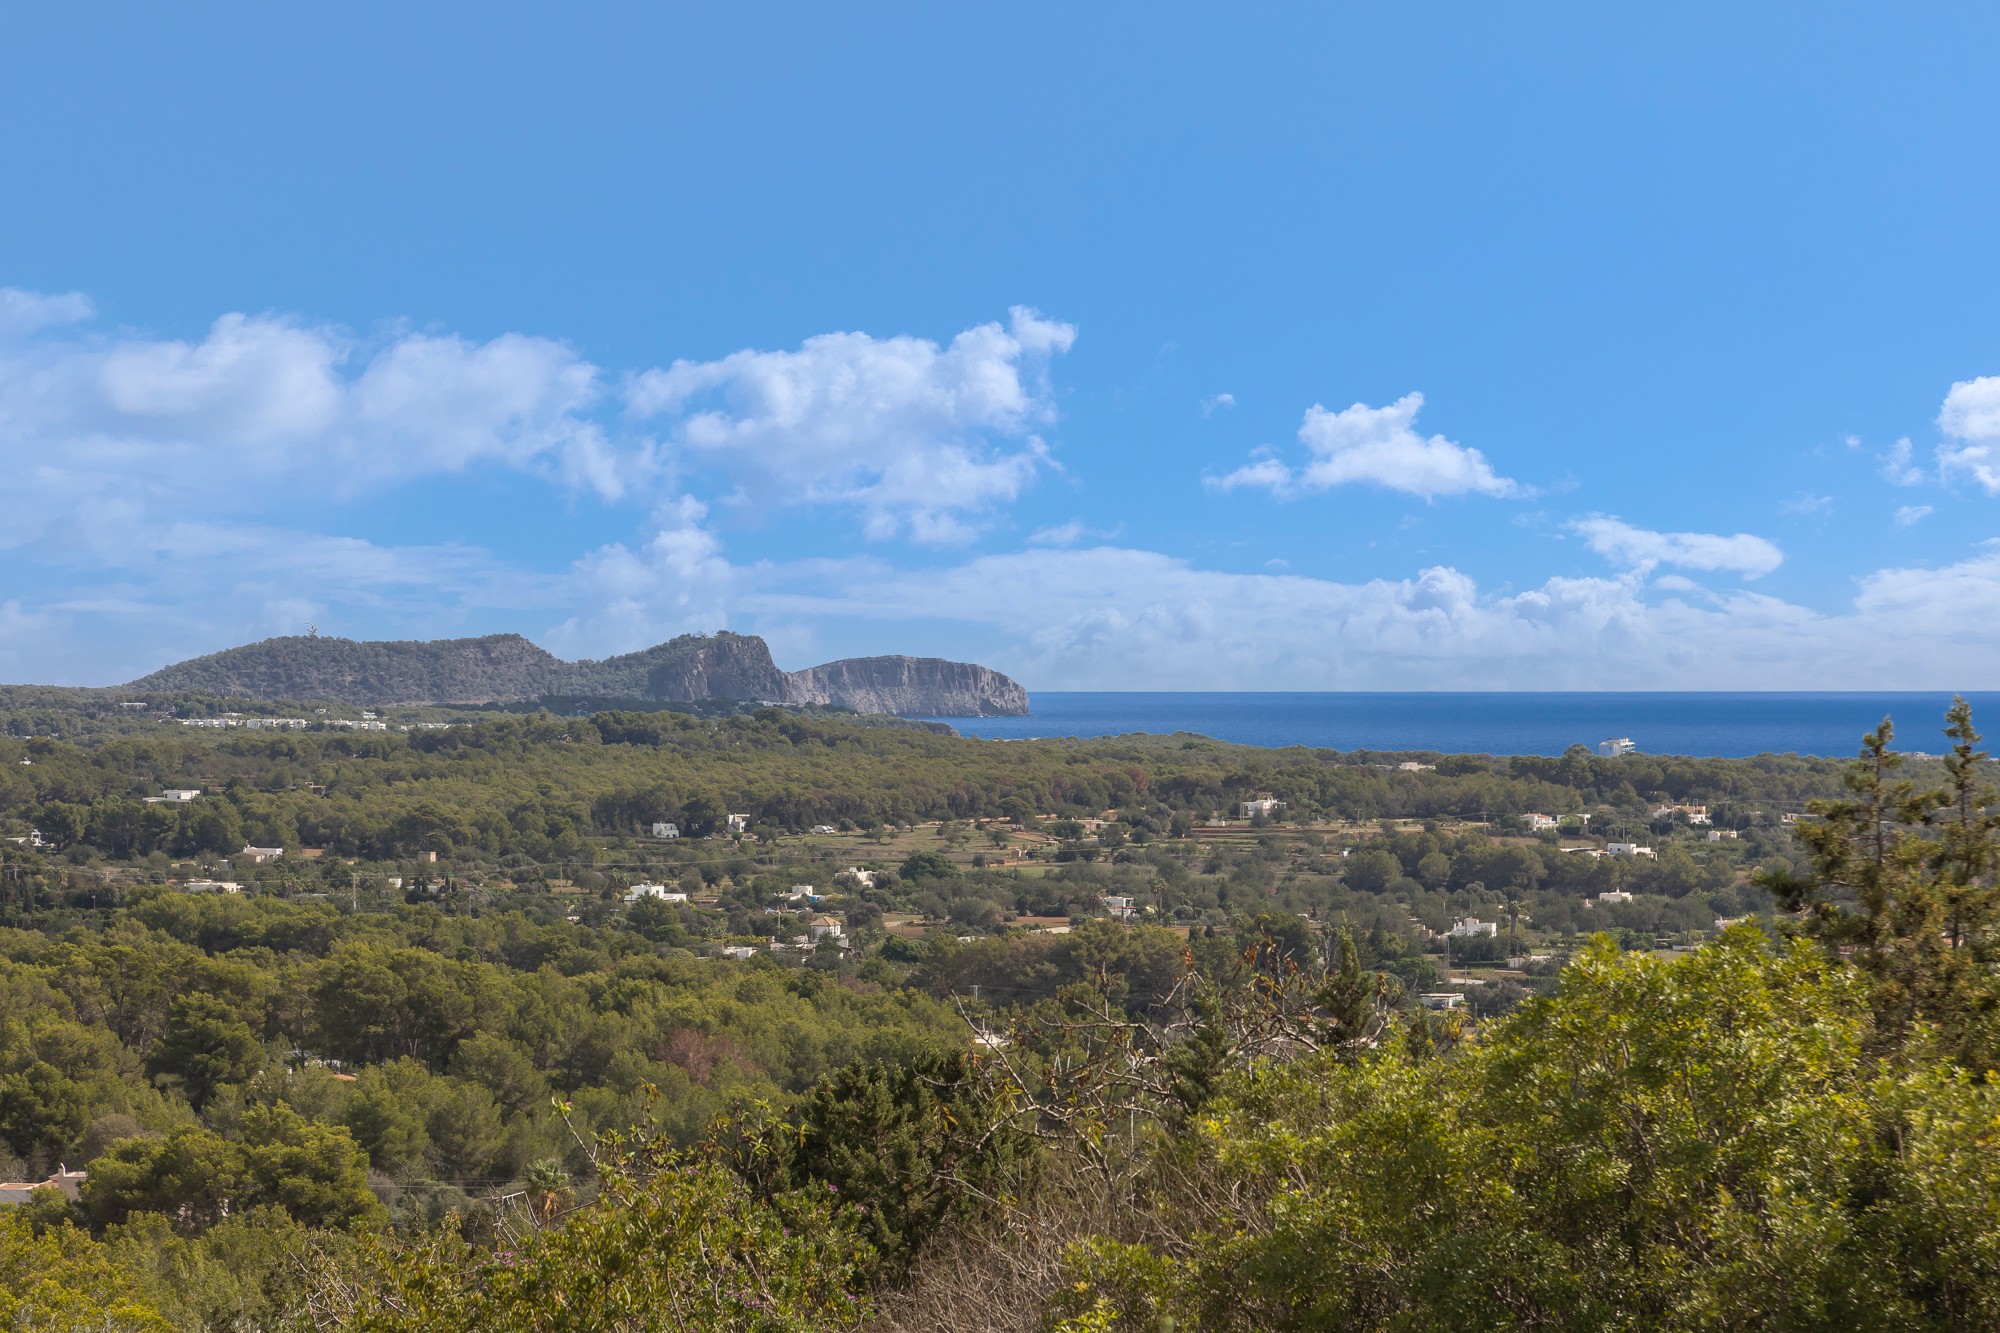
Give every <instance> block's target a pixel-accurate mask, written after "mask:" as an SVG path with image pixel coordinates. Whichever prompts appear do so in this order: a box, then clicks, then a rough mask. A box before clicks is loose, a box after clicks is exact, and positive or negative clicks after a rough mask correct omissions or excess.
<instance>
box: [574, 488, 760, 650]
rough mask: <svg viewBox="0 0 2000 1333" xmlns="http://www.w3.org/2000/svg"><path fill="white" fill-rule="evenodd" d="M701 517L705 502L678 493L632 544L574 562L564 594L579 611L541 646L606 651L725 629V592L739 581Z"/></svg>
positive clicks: (727, 611)
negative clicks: (644, 538) (648, 534)
mask: <svg viewBox="0 0 2000 1333" xmlns="http://www.w3.org/2000/svg"><path fill="white" fill-rule="evenodd" d="M707 517H708V508H707V506H705V505H703V504H702V503H701V502H700V501H699V500H697V499H695V498H694V497H693V496H691V495H683V496H681V497H680V498H678V499H677V500H674V501H672V502H670V503H668V504H666V505H663V506H661V508H660V510H659V512H658V513H657V514H655V515H654V522H653V533H652V536H651V537H650V538H649V539H648V540H647V541H646V542H644V543H643V544H641V545H640V547H639V549H637V550H633V549H632V548H630V547H628V546H626V545H625V544H624V543H622V542H620V543H614V544H612V545H609V546H604V547H600V548H599V549H598V550H596V551H593V552H591V553H590V554H589V555H587V556H585V557H584V558H583V559H582V560H579V561H578V562H577V563H576V567H575V568H574V570H573V571H572V572H571V575H570V578H569V580H568V584H569V586H568V588H567V590H566V592H567V600H569V601H570V603H571V604H573V605H579V606H581V607H582V608H584V609H582V610H580V611H579V612H578V613H577V614H575V615H573V616H571V617H570V618H569V619H567V620H565V621H563V622H562V623H561V624H560V625H558V626H556V627H555V629H554V630H552V631H551V632H550V633H549V636H548V640H547V643H548V646H549V647H550V648H551V649H553V650H554V651H556V652H558V653H565V654H572V655H578V656H608V655H611V654H614V653H623V652H632V651H635V650H637V649H640V648H645V647H650V646H651V645H653V644H656V643H659V642H661V641H663V640H665V639H670V638H672V637H673V636H674V635H676V634H691V633H707V632H710V631H713V630H718V629H726V628H728V627H729V625H730V624H731V620H730V604H731V600H732V594H733V593H734V592H735V591H736V589H737V587H738V585H739V584H741V583H742V582H743V581H744V580H743V577H742V574H741V572H740V571H738V570H737V569H736V568H734V567H733V566H731V565H730V563H729V561H728V560H727V559H726V558H725V557H724V555H723V554H722V543H721V542H720V541H719V540H717V538H716V536H715V534H714V533H712V532H710V531H709V530H708V529H707V528H706V527H704V526H703V521H704V520H705V519H706V518H707Z"/></svg>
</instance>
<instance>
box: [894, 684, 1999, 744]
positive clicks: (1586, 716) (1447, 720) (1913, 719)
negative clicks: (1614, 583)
mask: <svg viewBox="0 0 2000 1333" xmlns="http://www.w3.org/2000/svg"><path fill="white" fill-rule="evenodd" d="M1954 693H1958V694H1962V695H1963V696H1964V697H1965V698H1966V699H1967V700H1968V701H1969V702H1970V703H1971V704H1972V706H1973V715H1974V718H1975V720H1977V719H1979V718H1981V717H1982V716H1984V715H1986V714H1988V713H1993V714H1995V715H2000V691H1957V692H1954V691H1950V690H1031V691H1029V695H1028V699H1029V709H1030V712H1029V714H1028V715H1027V716H1025V717H986V718H969V717H939V718H935V719H931V720H935V721H940V722H944V723H947V724H948V725H950V726H952V727H953V728H955V729H957V730H958V731H959V732H960V733H961V734H963V735H967V736H981V737H986V738H990V739H1003V740H1026V739H1052V738H1061V737H1074V738H1079V739H1083V738H1091V737H1102V736H1117V735H1128V734H1133V733H1144V734H1150V735H1170V734H1175V733H1180V732H1191V733H1194V734H1196V735H1201V736H1207V737H1210V738H1212V739H1215V740H1220V741H1228V742H1231V743H1235V744H1242V745H1257V746H1265V747H1273V748H1276V747H1283V746H1291V745H1304V746H1308V747H1311V748H1314V749H1332V750H1340V751H1353V750H1371V751H1397V752H1407V751H1429V752H1435V753H1439V754H1492V755H1557V754H1561V753H1563V752H1564V751H1565V750H1567V749H1568V748H1569V747H1570V746H1572V745H1583V746H1587V747H1592V748H1594V747H1596V746H1597V745H1598V743H1599V742H1601V741H1605V740H1609V739H1613V738H1622V739H1629V740H1630V741H1631V742H1632V743H1633V745H1634V747H1635V751H1636V752H1637V753H1640V754H1647V755H1661V756H1664V755H1685V756H1696V757H1705V758H1747V757H1750V756H1753V755H1759V754H1797V755H1810V756H1816V757H1842V756H1849V755H1852V754H1854V753H1855V752H1856V751H1858V750H1859V748H1860V746H1861V738H1862V736H1863V735H1864V734H1866V733H1867V732H1869V731H1871V730H1873V729H1874V727H1875V726H1876V725H1878V724H1879V723H1880V722H1881V721H1882V719H1883V718H1884V717H1885V716H1887V717H1891V718H1892V719H1893V720H1894V722H1895V724H1896V748H1897V749H1899V750H1903V751H1905V752H1908V753H1919V754H1937V753H1940V752H1942V751H1943V750H1944V748H1945V742H1944V738H1943V734H1942V730H1943V726H1944V712H1945V709H1946V708H1947V707H1949V706H1950V704H1951V701H1952V698H1953V697H1954Z"/></svg>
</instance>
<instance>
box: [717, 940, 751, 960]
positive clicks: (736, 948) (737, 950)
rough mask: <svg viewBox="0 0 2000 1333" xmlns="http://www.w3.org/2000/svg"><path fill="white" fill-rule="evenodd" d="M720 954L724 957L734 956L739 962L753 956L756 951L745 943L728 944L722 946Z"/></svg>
mask: <svg viewBox="0 0 2000 1333" xmlns="http://www.w3.org/2000/svg"><path fill="white" fill-rule="evenodd" d="M722 956H723V957H724V958H734V959H735V960H736V961H737V962H739V963H740V962H742V961H743V960H744V959H746V958H755V957H756V956H757V951H756V950H755V949H753V948H751V947H749V946H748V945H745V944H730V945H725V946H724V947H723V950H722Z"/></svg>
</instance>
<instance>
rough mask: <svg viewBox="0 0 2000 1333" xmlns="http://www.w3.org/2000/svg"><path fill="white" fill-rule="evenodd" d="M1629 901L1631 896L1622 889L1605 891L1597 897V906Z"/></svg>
mask: <svg viewBox="0 0 2000 1333" xmlns="http://www.w3.org/2000/svg"><path fill="white" fill-rule="evenodd" d="M1631 901H1632V895H1631V894H1629V893H1627V892H1625V891H1624V890H1623V889H1606V890H1605V891H1604V892H1603V893H1600V894H1598V895H1597V902H1598V905H1599V906H1602V905H1603V904H1605V903H1629V902H1631Z"/></svg>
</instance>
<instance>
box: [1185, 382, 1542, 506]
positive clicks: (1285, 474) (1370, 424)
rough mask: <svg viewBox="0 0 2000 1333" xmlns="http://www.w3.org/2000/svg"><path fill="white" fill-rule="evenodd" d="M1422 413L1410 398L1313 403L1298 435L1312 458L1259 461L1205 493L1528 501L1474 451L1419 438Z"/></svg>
mask: <svg viewBox="0 0 2000 1333" xmlns="http://www.w3.org/2000/svg"><path fill="white" fill-rule="evenodd" d="M1423 405H1424V396H1423V395H1422V394H1421V393H1411V394H1405V395H1404V396H1403V397H1401V398H1399V399H1397V400H1396V401H1395V402H1393V403H1391V404H1389V406H1387V407H1370V406H1368V405H1367V404H1366V403H1355V404H1354V405H1353V406H1351V407H1348V408H1344V409H1342V410H1341V411H1338V412H1330V411H1328V410H1327V409H1326V408H1325V407H1323V406H1321V405H1320V404H1318V403H1315V404H1313V405H1312V406H1311V407H1310V408H1308V409H1306V416H1305V421H1304V423H1303V424H1301V425H1300V427H1299V443H1301V444H1303V445H1305V447H1306V453H1307V459H1306V461H1305V463H1304V464H1303V465H1302V466H1300V467H1298V468H1296V469H1295V468H1293V467H1291V466H1290V465H1288V464H1286V463H1284V462H1283V461H1281V460H1280V459H1278V458H1277V457H1275V456H1269V457H1263V458H1258V459H1256V461H1253V462H1251V463H1248V464H1245V465H1244V466H1243V467H1240V468H1238V469H1236V471H1234V472H1231V473H1229V474H1228V475H1226V476H1222V477H1215V478H1210V479H1209V480H1208V485H1209V486H1210V488H1211V489H1214V490H1219V491H1231V490H1236V489H1238V488H1240V487H1255V488H1260V489H1264V490H1269V491H1271V492H1272V493H1273V494H1275V495H1280V496H1291V495H1301V494H1309V493H1312V492H1316V491H1325V490H1330V489H1332V488H1333V487H1335V486H1346V485H1353V484H1365V485H1371V486H1380V487H1382V488H1384V489H1386V490H1392V491H1403V492H1405V493H1407V494H1410V495H1418V496H1422V497H1423V498H1424V499H1426V500H1432V499H1436V498H1437V497H1438V496H1441V495H1490V496H1496V497H1507V496H1516V495H1522V494H1525V493H1526V488H1525V487H1523V486H1522V485H1521V484H1520V483H1519V482H1516V481H1512V480H1509V479H1508V478H1506V477H1502V476H1500V475H1499V474H1497V473H1495V472H1494V470H1493V466H1492V464H1490V463H1488V462H1487V461H1486V457H1485V455H1483V454H1481V453H1480V452H1479V451H1478V450H1477V449H1474V448H1471V447H1469V446H1467V445H1462V444H1455V443H1453V442H1452V441H1450V440H1447V439H1446V438H1445V437H1444V436H1442V435H1432V436H1430V437H1428V438H1426V437H1424V436H1422V435H1419V434H1418V433H1417V430H1416V420H1417V412H1418V411H1419V410H1420V409H1421V408H1422V407H1423Z"/></svg>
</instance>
